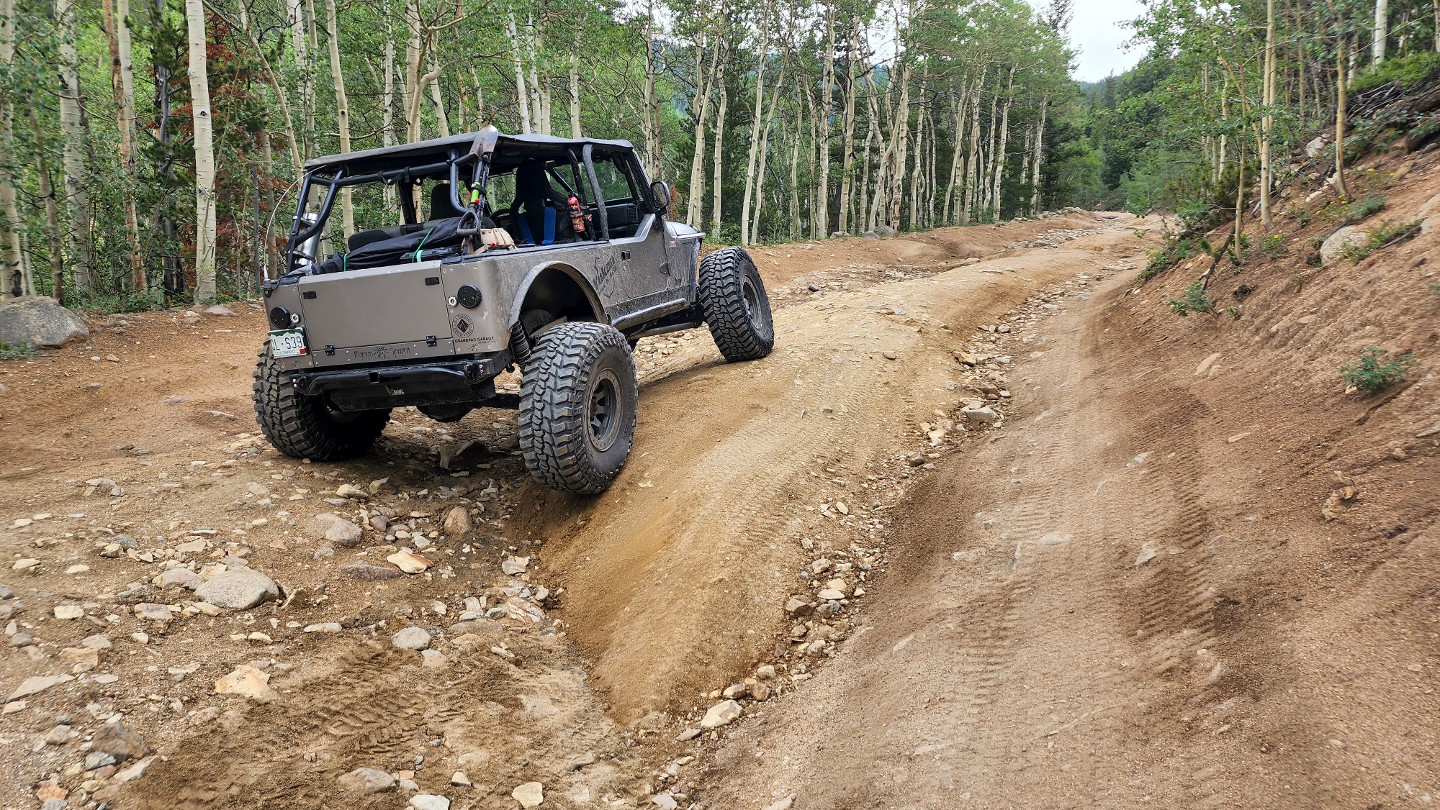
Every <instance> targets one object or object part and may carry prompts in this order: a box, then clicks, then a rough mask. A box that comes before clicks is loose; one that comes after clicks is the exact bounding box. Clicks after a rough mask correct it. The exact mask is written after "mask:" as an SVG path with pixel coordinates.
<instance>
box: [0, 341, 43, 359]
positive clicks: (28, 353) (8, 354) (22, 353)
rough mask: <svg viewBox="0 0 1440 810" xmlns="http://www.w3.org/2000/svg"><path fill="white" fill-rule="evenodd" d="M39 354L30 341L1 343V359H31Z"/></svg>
mask: <svg viewBox="0 0 1440 810" xmlns="http://www.w3.org/2000/svg"><path fill="white" fill-rule="evenodd" d="M37 354H39V352H37V351H35V347H34V346H31V345H30V344H29V343H0V360H29V359H30V358H32V357H34V356H35V355H37Z"/></svg>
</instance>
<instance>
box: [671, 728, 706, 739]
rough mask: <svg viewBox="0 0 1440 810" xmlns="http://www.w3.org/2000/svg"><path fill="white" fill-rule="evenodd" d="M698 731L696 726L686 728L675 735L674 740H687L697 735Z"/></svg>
mask: <svg viewBox="0 0 1440 810" xmlns="http://www.w3.org/2000/svg"><path fill="white" fill-rule="evenodd" d="M700 733H701V731H700V729H698V728H687V729H685V730H684V731H682V732H680V733H679V734H676V735H675V742H689V741H691V740H693V739H695V738H696V737H699V736H700Z"/></svg>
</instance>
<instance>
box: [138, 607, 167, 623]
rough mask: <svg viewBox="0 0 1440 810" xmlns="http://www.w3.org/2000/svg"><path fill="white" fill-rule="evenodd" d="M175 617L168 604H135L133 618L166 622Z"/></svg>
mask: <svg viewBox="0 0 1440 810" xmlns="http://www.w3.org/2000/svg"><path fill="white" fill-rule="evenodd" d="M174 617H175V612H174V611H172V610H171V609H170V606H169V605H158V604H155V603H154V602H141V603H140V604H138V605H136V606H135V618H137V619H140V620H142V621H147V622H168V621H170V620H171V619H173V618H174Z"/></svg>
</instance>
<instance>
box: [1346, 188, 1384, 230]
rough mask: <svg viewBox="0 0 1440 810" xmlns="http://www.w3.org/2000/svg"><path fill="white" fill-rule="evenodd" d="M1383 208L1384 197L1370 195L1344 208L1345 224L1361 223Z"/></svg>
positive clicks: (1381, 195)
mask: <svg viewBox="0 0 1440 810" xmlns="http://www.w3.org/2000/svg"><path fill="white" fill-rule="evenodd" d="M1384 207H1385V195H1383V194H1372V195H1370V196H1369V197H1366V198H1365V199H1363V200H1356V201H1355V202H1352V203H1350V204H1349V205H1347V206H1345V224H1346V225H1354V224H1355V223H1357V222H1363V221H1365V220H1367V219H1369V218H1370V217H1372V216H1374V215H1375V214H1378V213H1380V209H1382V208H1384Z"/></svg>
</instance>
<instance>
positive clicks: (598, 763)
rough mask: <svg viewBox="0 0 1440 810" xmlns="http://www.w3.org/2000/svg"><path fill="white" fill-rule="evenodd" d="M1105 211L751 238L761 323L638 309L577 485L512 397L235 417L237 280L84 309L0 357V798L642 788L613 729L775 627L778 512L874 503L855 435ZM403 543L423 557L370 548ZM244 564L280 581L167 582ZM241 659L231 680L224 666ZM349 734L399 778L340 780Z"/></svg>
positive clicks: (634, 737) (717, 680)
mask: <svg viewBox="0 0 1440 810" xmlns="http://www.w3.org/2000/svg"><path fill="white" fill-rule="evenodd" d="M1124 224H1125V223H1124V220H1123V219H1121V220H1116V219H1114V218H1110V219H1106V218H1099V217H1095V216H1089V215H1086V216H1075V217H1069V218H1053V219H1052V220H1047V221H1044V222H1032V223H1015V224H1009V225H1005V226H1001V227H995V228H991V227H985V228H979V229H951V230H949V231H942V232H937V233H935V234H930V235H925V236H923V237H917V238H914V239H909V238H907V239H895V240H886V241H882V242H874V241H870V240H858V239H857V240H848V241H843V242H840V243H838V244H826V245H824V246H823V247H821V246H808V247H807V246H803V245H802V246H785V247H780V248H771V249H764V250H761V251H757V253H758V257H757V258H758V260H759V263H760V265H761V267H762V268H763V272H764V273H765V274H766V275H767V277H771V278H772V281H771V286H772V288H773V289H774V291H775V295H776V298H777V300H778V301H779V302H780V304H781V307H780V309H779V311H778V312H777V320H778V322H779V326H780V330H781V337H780V349H779V350H778V351H777V353H776V354H775V355H774V356H773V357H771V358H770V359H768V360H767V361H764V362H761V363H756V364H750V365H746V366H735V367H729V366H721V365H718V364H717V359H716V352H715V350H714V348H713V346H712V345H711V344H710V341H709V339H708V336H706V335H704V333H703V332H699V333H688V334H683V335H677V336H670V337H665V338H658V339H647V340H645V341H643V342H642V344H641V346H640V350H639V355H640V360H641V367H642V371H643V375H644V385H645V393H644V396H643V397H642V410H641V415H640V420H641V422H640V428H639V444H638V446H637V451H636V454H635V456H633V457H632V462H631V465H630V467H629V468H628V469H627V471H626V472H625V475H624V477H623V478H622V479H621V480H620V481H619V482H618V483H617V486H616V488H615V489H614V490H612V492H611V493H609V494H607V495H606V496H605V497H603V498H600V499H595V500H587V501H579V500H574V499H569V498H564V497H560V496H557V495H554V494H552V493H548V492H545V491H543V490H541V489H540V488H539V487H536V486H534V485H533V484H531V483H529V482H528V479H527V478H526V476H525V475H524V471H523V465H522V464H521V462H520V459H519V458H518V456H517V454H516V451H515V447H516V443H515V426H514V420H513V415H509V414H505V413H503V412H500V411H489V412H477V413H476V414H473V415H471V416H470V417H468V418H467V419H466V420H465V421H464V422H462V423H459V424H458V425H450V426H438V425H436V424H434V423H432V422H429V421H428V420H425V419H424V418H422V417H419V416H418V415H416V414H413V413H409V412H401V413H397V415H396V418H395V420H394V421H393V422H392V424H391V426H390V427H389V428H388V429H387V431H386V434H385V436H384V437H383V438H382V440H381V442H380V445H379V447H378V449H377V452H376V453H375V454H374V455H373V456H371V457H369V458H366V459H362V460H359V461H357V462H354V463H349V464H342V465H310V464H305V463H302V462H298V461H295V460H293V459H288V458H285V457H283V456H280V455H279V454H277V453H275V452H274V451H273V450H272V449H270V448H269V447H268V446H267V445H266V444H265V443H264V441H263V440H262V439H260V438H259V437H258V436H257V434H256V431H255V428H254V426H253V423H252V422H251V416H250V408H249V368H250V366H251V364H252V363H253V357H254V351H255V349H256V347H257V343H258V336H259V335H260V334H261V333H262V331H263V329H264V325H263V315H262V313H261V312H260V311H259V310H258V308H255V307H252V306H250V305H248V304H244V303H239V304H232V305H231V306H232V309H233V310H234V311H235V314H233V315H229V316H226V315H220V316H212V315H195V314H193V313H191V314H186V313H184V312H181V311H170V312H163V313H154V314H147V315H137V316H126V317H114V318H109V319H103V320H99V321H97V322H95V323H94V324H93V326H94V328H95V333H94V335H93V336H92V339H91V340H90V341H89V342H88V343H86V344H84V345H76V346H72V347H70V348H67V349H64V350H60V351H56V352H49V353H46V354H45V355H44V356H43V357H41V358H38V359H36V360H34V361H29V362H11V363H6V364H3V366H0V383H3V385H4V389H3V393H0V458H3V461H4V463H3V465H0V515H3V517H4V519H3V521H0V527H3V528H0V549H3V551H4V554H5V558H6V561H7V569H6V571H5V574H4V577H3V578H0V585H3V586H4V591H3V592H0V611H3V614H4V615H3V619H4V622H5V631H6V639H7V642H8V646H7V647H6V648H5V652H4V653H3V657H0V678H3V687H4V688H5V690H6V696H7V697H8V698H9V699H8V702H7V703H6V705H5V711H6V714H5V723H4V727H3V729H0V743H3V744H4V746H5V750H6V752H7V753H6V754H5V755H4V756H3V757H0V768H3V775H4V779H3V780H0V785H3V786H0V805H4V806H17V807H32V806H38V805H39V804H40V803H41V802H42V801H44V800H51V801H58V800H60V799H61V798H64V799H65V800H66V801H68V802H69V806H71V807H82V806H83V807H90V806H96V805H97V804H98V803H99V802H109V805H108V806H110V807H155V808H159V807H166V808H172V807H202V806H203V807H216V806H219V807H256V806H264V807H328V806H334V805H335V803H336V801H337V798H336V797H337V796H341V797H343V801H344V803H346V804H353V805H356V806H373V807H392V806H395V805H396V804H397V798H398V799H399V800H400V801H401V802H403V799H404V797H405V796H406V795H408V793H413V792H415V791H420V792H428V793H433V794H437V795H443V796H447V797H449V798H450V799H452V800H453V801H454V802H455V805H454V806H456V807H457V808H463V807H477V808H478V807H505V808H508V807H513V806H514V805H515V800H513V799H511V798H510V793H511V790H512V789H513V788H515V787H516V786H517V785H519V784H521V783H523V782H529V781H536V782H541V783H543V785H544V786H545V787H544V789H545V795H546V797H547V798H546V803H545V806H547V807H551V806H554V807H583V806H596V805H598V806H635V804H636V803H640V802H645V801H646V800H647V799H648V796H649V795H650V794H651V793H652V792H654V791H655V790H656V789H658V783H657V781H656V780H657V777H658V778H659V779H660V780H661V781H663V780H664V779H665V778H667V777H666V775H664V774H656V773H655V772H652V771H650V770H649V769H648V768H649V765H648V763H649V762H650V761H651V760H653V759H654V758H655V757H657V756H659V755H660V754H662V753H664V751H663V750H662V751H659V752H651V753H644V752H645V751H646V750H647V749H643V748H641V749H637V748H635V747H634V746H635V744H636V743H637V742H643V741H645V740H648V739H653V738H654V736H653V735H651V733H650V732H651V730H652V729H655V728H662V727H665V726H667V725H669V726H671V727H673V726H675V725H678V724H681V721H682V720H683V719H684V718H683V717H682V715H684V714H685V713H686V712H687V711H688V709H689V708H690V707H691V706H693V705H696V704H697V703H699V702H700V701H699V696H700V693H701V692H702V691H708V690H711V689H715V688H718V687H719V686H723V685H724V684H725V683H727V682H728V681H729V680H730V679H732V678H735V677H737V676H740V675H743V674H744V673H745V672H746V671H747V670H748V668H749V665H750V664H752V663H753V662H754V661H756V660H759V659H761V658H763V657H768V656H769V655H770V654H771V653H772V652H773V651H772V650H771V648H772V647H773V646H774V645H775V642H776V640H777V636H776V634H777V632H778V631H780V630H782V629H783V622H782V620H781V617H782V616H783V611H782V609H781V607H782V604H783V602H784V599H785V595H786V593H787V592H788V591H789V590H790V587H791V586H790V583H789V582H788V581H786V577H788V576H789V573H788V572H789V571H790V570H792V569H793V567H794V565H795V563H796V561H797V560H798V559H799V558H800V556H801V554H802V553H803V551H802V546H801V541H804V542H808V543H812V545H813V544H815V543H820V544H822V545H823V544H825V543H834V544H835V545H836V546H838V547H839V548H840V549H841V552H840V553H843V549H844V548H845V546H846V545H847V544H851V543H854V542H855V541H856V540H857V539H861V540H863V539H866V538H867V537H873V536H874V534H875V533H876V532H877V531H878V528H879V526H880V525H881V515H880V511H879V510H878V508H877V505H880V504H882V501H885V500H886V499H887V498H889V499H893V497H894V494H895V493H896V492H898V489H897V487H896V479H895V478H894V477H893V476H887V475H882V474H879V473H869V472H867V471H866V470H867V466H866V465H867V464H880V463H881V462H889V463H892V464H894V463H897V462H898V463H899V464H900V465H901V466H907V465H906V464H905V461H904V459H905V458H906V457H907V456H908V454H909V453H911V452H913V450H914V448H915V447H916V446H917V445H920V446H925V445H924V443H923V441H922V436H921V424H920V421H921V420H924V419H930V420H936V419H937V417H936V416H935V415H934V413H933V412H934V411H936V410H940V411H941V413H942V414H943V413H946V412H947V411H946V410H945V409H949V408H953V407H954V406H955V404H956V402H957V401H958V400H959V399H960V398H962V397H964V396H966V395H967V394H966V393H965V392H964V391H961V390H959V389H957V388H956V381H957V380H961V381H963V380H964V379H965V377H964V375H963V374H961V373H960V369H959V368H958V366H957V364H956V362H955V360H954V358H953V357H952V356H951V352H952V351H953V349H954V348H955V347H956V346H958V345H959V344H960V343H961V342H962V340H963V339H962V336H964V335H968V334H969V333H970V331H971V330H973V329H974V328H975V326H976V325H977V324H978V323H980V322H982V321H985V320H988V319H993V318H994V317H995V316H996V315H998V314H999V313H1001V312H1003V311H1004V310H1005V309H1007V308H1009V307H1010V306H1012V305H1014V304H1015V303H1016V302H1018V301H1019V300H1021V299H1023V298H1024V297H1025V296H1026V295H1028V294H1029V293H1030V292H1031V291H1032V290H1033V289H1035V288H1036V287H1037V286H1039V285H1041V284H1043V283H1045V282H1046V281H1048V280H1054V279H1059V278H1064V277H1067V276H1071V275H1074V274H1075V273H1076V272H1079V271H1080V270H1083V269H1085V268H1091V267H1095V266H1098V265H1100V264H1103V263H1104V262H1107V261H1110V260H1112V259H1113V258H1114V257H1115V256H1122V255H1129V254H1132V253H1134V252H1135V251H1136V250H1138V249H1139V243H1138V242H1136V240H1135V238H1134V236H1133V235H1132V234H1131V233H1130V231H1129V230H1127V229H1126V228H1125V227H1123V225H1124ZM1087 233H1088V234H1089V235H1085V234H1087ZM1075 237H1083V238H1080V239H1079V240H1078V241H1069V240H1071V239H1074V238H1075ZM1032 242H1040V243H1041V245H1054V246H1055V247H1040V248H1038V249H1037V248H1032V247H1031V243H1032ZM819 250H823V252H825V253H826V254H827V256H826V257H824V258H818V259H817V258H815V257H814V252H815V251H819ZM802 251H803V252H804V253H805V255H804V256H800V253H801V252H802ZM892 254H894V255H892ZM902 254H903V255H904V257H907V261H908V263H904V262H901V263H897V258H899V257H901V255H902ZM977 254H984V255H988V256H993V257H995V258H994V259H993V261H991V262H986V263H983V264H980V265H975V266H973V267H966V268H965V269H963V270H954V268H956V267H958V266H959V265H960V264H962V263H963V262H964V259H965V257H970V258H972V259H973V257H974V256H975V255H977ZM1027 254H1033V255H1032V258H1030V259H1026V258H1025V257H1026V255H1027ZM1035 257H1043V261H1037V260H1036V258H1035ZM906 279H910V280H908V281H907V280H906ZM886 282H896V283H886ZM892 358H893V359H892ZM970 396H973V394H970ZM862 437H863V438H862ZM467 443H473V444H467ZM467 448H468V449H467ZM452 455H453V456H455V459H453V460H449V461H447V463H446V464H444V465H442V464H441V463H440V462H441V461H442V459H449V457H450V456H452ZM907 468H908V467H907ZM880 472H882V473H883V471H880ZM871 475H874V477H873V478H871V477H868V476H871ZM840 497H844V498H846V499H847V500H850V501H852V502H853V503H854V506H853V508H850V507H843V505H842V503H841V502H840V501H839V498H840ZM822 499H823V500H822ZM326 514H333V515H335V516H336V517H338V518H340V519H343V520H346V521H349V522H350V524H353V525H350V526H349V528H348V529H346V530H344V531H340V532H338V533H331V532H329V529H328V527H331V526H333V525H334V521H333V520H332V519H322V516H323V515H326ZM406 549H409V550H412V551H414V552H416V553H418V554H419V555H421V556H423V557H424V558H425V559H424V560H423V563H422V564H421V566H420V567H421V569H423V570H418V571H417V570H416V569H414V568H412V569H411V571H412V573H401V571H400V569H399V568H398V566H397V564H393V563H391V562H390V558H391V557H392V556H394V555H397V554H401V553H402V552H404V551H405V550H406ZM867 559H870V558H867ZM527 560H528V562H527ZM411 562H412V563H413V561H411ZM407 564H411V563H407ZM502 564H503V565H502ZM866 565H867V566H868V565H869V563H866ZM243 569H251V570H254V571H258V572H260V573H262V574H264V575H265V576H266V577H268V578H270V579H271V580H273V581H274V582H275V583H276V585H277V590H278V591H279V598H278V599H276V600H274V601H268V602H261V603H260V604H258V605H256V606H254V607H250V608H242V609H228V608H226V609H216V608H215V607H213V606H211V605H210V604H208V603H205V602H203V601H201V600H200V599H199V598H198V597H197V595H196V594H194V593H192V592H191V591H190V588H191V587H194V584H195V582H196V581H198V580H204V579H211V578H214V577H216V576H218V575H220V574H225V573H234V572H236V571H240V570H243ZM197 578H198V580H197ZM187 582H188V583H190V584H188V585H187ZM854 595H858V593H857V594H854ZM401 630H405V631H407V632H409V631H413V630H423V631H425V633H427V634H428V636H429V639H428V645H429V647H430V649H429V650H427V651H426V652H425V653H424V654H422V653H420V652H417V651H415V650H413V649H403V650H402V649H398V648H397V647H396V646H395V644H394V643H393V642H392V638H391V637H392V635H393V634H395V633H396V632H397V631H401ZM422 646H423V645H422ZM780 646H781V648H782V649H783V648H785V647H786V646H787V645H786V644H783V643H782V644H781V645H780ZM804 669H805V668H804V667H803V666H797V667H796V668H795V669H794V670H793V673H794V679H793V681H788V680H787V681H786V683H787V687H786V688H788V684H792V683H798V682H799V681H800V680H801V679H803V677H805V676H804ZM237 676H244V677H242V678H240V680H244V681H247V683H248V686H249V689H250V692H251V693H252V694H253V695H254V697H247V696H245V695H242V694H229V693H226V692H224V691H222V686H223V685H224V684H225V683H227V681H226V680H225V679H227V678H229V679H231V680H234V679H235V678H236V677H237ZM776 689H777V691H778V690H779V689H780V686H778V685H777V687H776ZM606 709H611V710H612V711H608V712H607V711H606ZM651 712H655V713H654V714H652V713H651ZM667 716H668V717H669V718H670V719H669V720H668V721H667V720H666V717H667ZM636 718H640V719H642V720H644V722H642V723H640V724H638V725H630V721H632V720H634V719H636ZM617 721H618V722H617ZM672 733H673V732H670V733H667V734H665V735H664V736H663V739H665V740H669V738H670V735H671V734H672ZM97 735H98V736H97ZM137 740H138V742H137ZM671 745H673V744H671ZM663 748H664V747H663V746H662V749H663ZM362 767H363V768H373V769H376V770H378V771H380V772H382V773H384V774H388V775H389V777H390V778H392V779H396V780H398V786H397V787H394V788H392V789H391V790H390V791H386V792H381V793H377V794H373V795H370V794H364V793H360V792H356V791H353V790H351V789H349V788H345V787H343V786H342V783H341V781H340V780H339V777H341V776H342V775H344V774H346V773H349V772H351V771H352V770H354V769H356V768H362ZM457 771H458V772H461V775H460V776H455V774H456V772H457ZM467 783H468V784H467ZM396 791H398V792H399V796H398V797H397V795H396Z"/></svg>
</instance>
